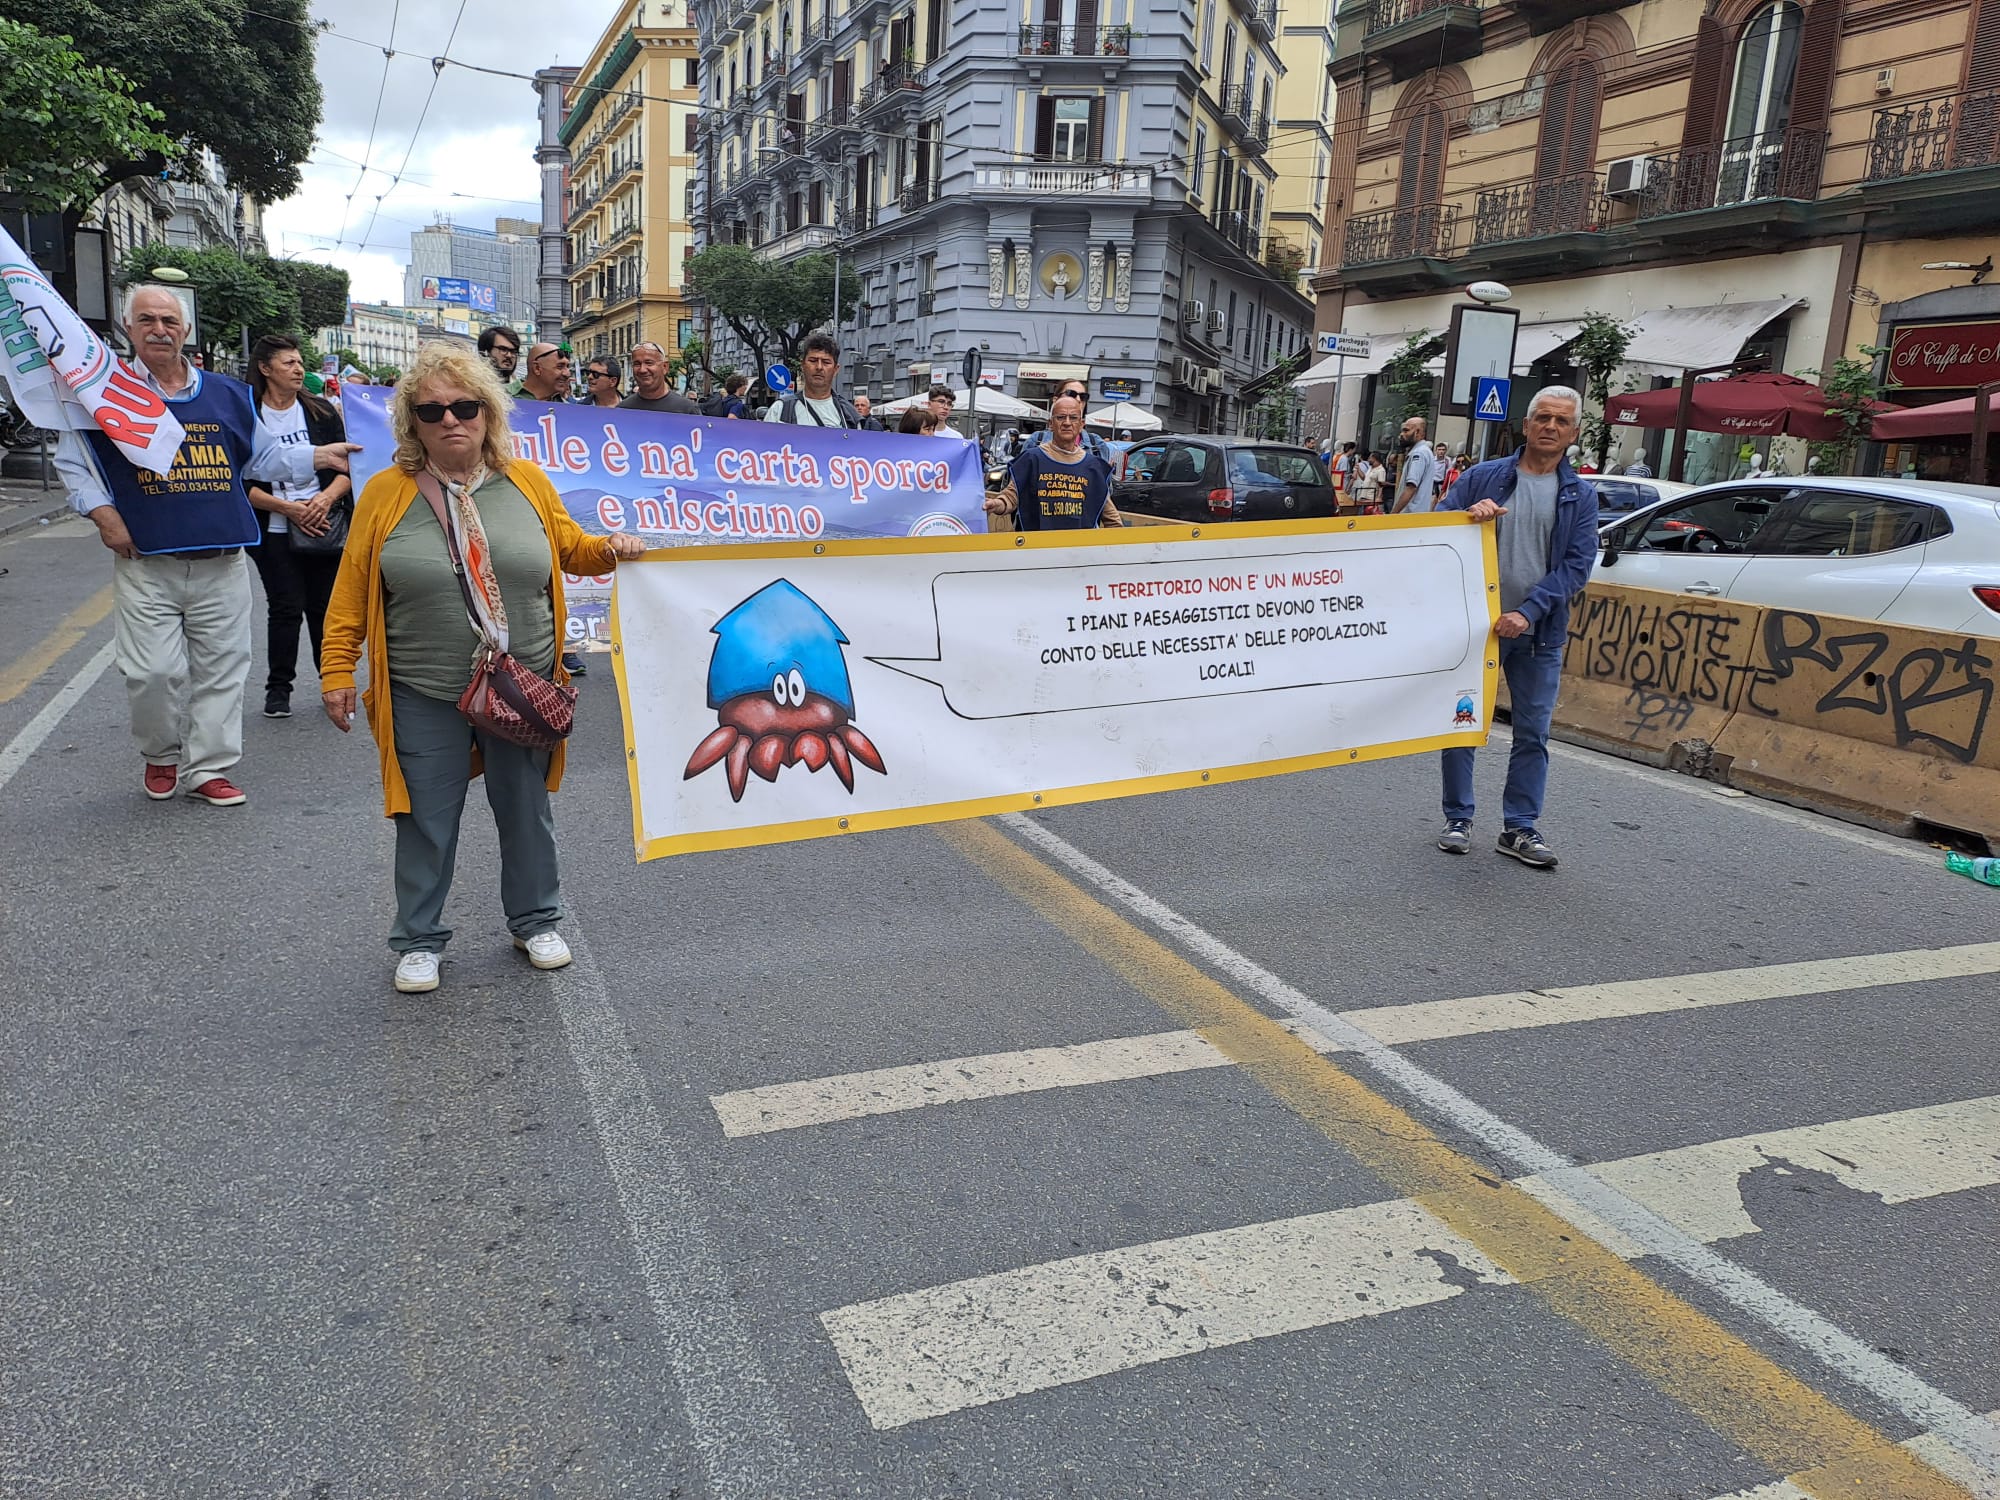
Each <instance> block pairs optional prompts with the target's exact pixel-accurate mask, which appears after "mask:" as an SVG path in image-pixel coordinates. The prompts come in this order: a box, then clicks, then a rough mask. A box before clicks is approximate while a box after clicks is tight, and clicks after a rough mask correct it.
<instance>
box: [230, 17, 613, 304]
mask: <svg viewBox="0 0 2000 1500" xmlns="http://www.w3.org/2000/svg"><path fill="white" fill-rule="evenodd" d="M312 9H313V15H314V17H315V18H317V19H321V20H325V21H328V22H331V23H332V26H333V30H332V31H331V32H325V33H322V34H321V35H320V37H319V38H318V47H319V80H320V85H321V87H322V88H324V89H325V91H326V105H325V110H324V113H323V115H322V117H321V120H320V126H319V140H318V143H317V145H316V146H315V148H314V150H313V154H312V157H311V159H310V160H309V161H308V162H307V163H306V164H305V167H304V168H303V176H304V182H303V184H302V186H301V188H300V190H299V192H298V193H297V194H296V195H295V196H293V197H291V198H289V199H287V200H286V201H285V202H283V203H279V204H274V205H272V206H271V207H270V208H269V209H267V210H266V212H265V215H264V232H265V236H266V238H267V239H268V240H269V242H270V246H271V253H272V254H273V255H285V254H290V253H292V252H294V251H296V252H298V257H297V258H299V259H302V260H319V261H326V262H328V263H330V264H333V265H337V266H341V267H344V268H345V269H346V271H347V272H348V274H349V276H350V277H351V278H352V280H353V287H354V296H355V299H356V300H357V301H367V302H376V301H385V300H386V301H389V302H401V301H402V300H403V266H404V264H405V262H407V261H408V259H409V250H410V231H411V230H412V229H421V228H423V227H425V226H426V225H428V224H430V223H431V222H432V221H433V220H434V219H435V217H436V216H437V215H438V214H440V213H446V214H450V215H451V216H452V218H453V219H454V220H456V221H457V222H458V223H460V224H466V225H470V226H473V227H475V228H479V229H491V228H492V227H493V220H494V218H495V217H496V216H504V217H510V218H527V219H539V218H540V217H541V180H540V176H539V173H538V172H537V169H536V167H535V158H534V152H535V143H536V140H537V139H538V128H539V127H538V126H537V124H536V121H535V91H534V87H533V85H531V84H529V83H526V82H523V81H522V80H520V79H516V78H495V77H492V76H490V75H487V74H481V73H473V72H469V71H467V70H466V69H463V68H453V67H446V68H445V70H444V72H443V73H442V74H441V75H440V76H439V77H438V79H437V93H436V94H435V96H433V97H432V99H431V101H430V108H429V110H428V112H425V110H424V95H425V94H426V93H427V92H428V91H429V89H430V86H431V76H432V74H431V63H430V60H431V58H432V57H434V56H436V55H438V54H440V53H446V55H448V56H451V57H454V58H457V59H459V60H460V61H463V62H468V63H477V64H480V65H481V66H484V67H491V68H504V69H507V70H509V71H511V72H516V73H533V72H534V71H535V69H537V68H540V67H546V66H548V65H549V64H551V63H579V62H581V61H582V60H583V57H584V54H585V53H586V52H588V51H589V49H590V47H591V46H592V44H594V43H595V42H596V40H597V36H598V33H599V31H601V30H602V29H603V27H604V26H605V24H606V23H607V22H608V21H609V20H610V18H611V17H612V16H613V15H614V14H616V12H617V9H618V7H617V5H616V4H615V3H613V0H553V3H550V0H467V3H465V4H464V5H463V6H461V5H459V4H457V3H455V0H338V3H329V0H314V4H313V8H312ZM454 15H462V16H463V19H462V20H461V21H460V22H459V25H458V30H457V33H456V35H453V32H452V22H453V17H454ZM392 25H393V27H394V49H395V54H396V55H395V57H394V58H393V59H391V60H389V61H388V62H387V64H386V67H387V72H386V79H387V82H386V87H385V86H384V78H385V73H384V66H385V65H384V59H383V55H382V50H383V48H385V47H387V46H389V45H390V33H391V27H392ZM344 38H358V39H359V40H358V41H350V40H344ZM447 38H449V39H450V47H449V50H448V52H447V49H446V41H447ZM378 92H379V93H380V95H381V113H380V115H379V117H378V116H377V115H376V96H377V93H378ZM420 116H421V119H422V128H421V129H419V128H418V121H419V117H420ZM371 125H372V129H373V142H372V144H371V142H370V129H371ZM406 159H407V161H406ZM364 164H365V166H366V170H365V171H364V170H363V168H364ZM350 194H351V195H352V197H351V199H350V196H349V195H350ZM378 198H379V202H378Z"/></svg>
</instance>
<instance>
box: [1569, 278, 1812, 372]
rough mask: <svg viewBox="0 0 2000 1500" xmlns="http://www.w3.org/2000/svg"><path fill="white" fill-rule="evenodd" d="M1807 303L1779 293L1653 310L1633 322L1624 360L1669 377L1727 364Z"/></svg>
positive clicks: (1798, 298) (1799, 298) (1801, 298)
mask: <svg viewBox="0 0 2000 1500" xmlns="http://www.w3.org/2000/svg"><path fill="white" fill-rule="evenodd" d="M1803 301H1805V298H1803V297H1777V298H1773V299H1772V300H1770V301H1768V302H1710V303H1705V304H1703V305H1702V306H1699V307H1655V308H1652V309H1650V310H1648V311H1646V312H1642V313H1640V314H1639V316H1638V317H1636V318H1634V319H1633V320H1632V321H1633V323H1635V324H1636V325H1637V331H1636V332H1635V333H1634V334H1633V335H1632V342H1631V344H1630V345H1629V346H1628V347H1627V348H1626V350H1625V362H1626V363H1627V364H1631V365H1650V366H1654V367H1656V368H1657V369H1658V370H1659V372H1660V373H1661V374H1664V375H1678V374H1680V373H1681V371H1683V370H1701V369H1706V368H1708V367H1709V366H1710V365H1722V364H1727V363H1729V361H1731V360H1733V359H1735V358H1736V356H1737V355H1738V354H1740V353H1742V351H1743V341H1744V340H1745V339H1747V338H1749V337H1750V336H1751V335H1752V334H1754V333H1755V332H1756V331H1757V330H1758V329H1760V328H1762V327H1763V326H1764V325H1765V324H1766V323H1768V322H1770V321H1771V320H1772V319H1773V318H1781V317H1783V316H1784V315H1785V314H1786V313H1788V312H1790V311H1791V310H1792V309H1793V308H1795V307H1797V306H1798V305H1799V304H1800V303H1801V302H1803ZM1571 337H1575V335H1574V334H1572V335H1571Z"/></svg>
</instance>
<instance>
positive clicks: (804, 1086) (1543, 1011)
mask: <svg viewBox="0 0 2000 1500" xmlns="http://www.w3.org/2000/svg"><path fill="white" fill-rule="evenodd" d="M1995 973H2000V943H1970V944H1966V945H1964V946H1962V947H1955V948H1919V949H1915V950H1913V951H1909V952H1901V953H1864V954H1859V955H1856V956H1855V957H1852V958H1833V959H1814V960H1811V961H1809V962H1805V963H1790V964H1766V965H1762V966H1759V967H1755V968H1746V969H1722V970H1717V971H1715V972H1712V973H1707V974H1679V975H1671V976H1668V977H1666V978H1663V979H1634V980H1624V981H1619V982H1616V983H1611V984H1586V985H1572V986H1568V987H1565V988H1561V989H1548V990H1531V991H1519V992H1516V993H1513V994H1506V995H1472V996H1467V997H1466V998H1464V999H1458V1000H1429V1001H1424V1002H1421V1003H1418V1004H1414V1005H1383V1006H1376V1007H1373V1008H1370V1009H1359V1010H1346V1011H1342V1012H1341V1013H1340V1019H1341V1020H1343V1021H1345V1022H1347V1023H1349V1024H1350V1025H1352V1026H1354V1027H1356V1028H1357V1029H1359V1030H1361V1031H1364V1032H1366V1033H1368V1034H1369V1035H1370V1036H1372V1037H1374V1038H1375V1039H1376V1040H1377V1041H1381V1042H1386V1043H1388V1044H1389V1045H1391V1046H1403V1045H1405V1044H1407V1043H1411V1042H1431V1041H1441V1040H1444V1039H1447V1038H1450V1037H1462V1036H1474V1035H1479V1034H1482V1033H1486V1032H1496V1031H1513V1030H1519V1029H1521V1028H1525V1027H1535V1026H1557V1025H1568V1024H1573V1023H1576V1022H1582V1021H1602V1020H1609V1019H1613V1018H1621V1017H1629V1016H1643V1015H1658V1014H1662V1013H1664V1012H1668V1011H1679V1010H1698V1009H1701V1008H1703V1007H1706V1006H1713V1005H1739V1004H1743V1003H1745V1002H1747V1001H1754V1000H1783V999H1790V998H1796V997H1798V996H1801V995H1830V994H1836V993H1838V992H1840V991H1842V990H1858V989H1869V988H1873V987H1875V986H1877V985H1891V984H1916V983H1921V982H1923V981H1927V980H1937V979H1957V978H1964V977H1966V976H1969V975H1977V974H1995ZM1290 1029H1291V1030H1292V1031H1293V1032H1294V1033H1295V1034H1297V1035H1299V1036H1301V1037H1303V1038H1304V1039H1305V1041H1306V1042H1307V1043H1308V1044H1309V1045H1311V1046H1314V1047H1317V1048H1318V1049H1319V1050H1320V1051H1322V1052H1337V1051H1339V1050H1341V1049H1340V1048H1339V1047H1338V1046H1337V1045H1336V1044H1335V1043H1333V1042H1330V1041H1328V1040H1327V1039H1326V1038H1325V1037H1324V1036H1321V1035H1320V1034H1319V1033H1317V1032H1315V1031H1313V1030H1312V1028H1311V1027H1309V1026H1306V1025H1303V1024H1300V1023H1293V1024H1292V1025H1291V1028H1290ZM1228 1062H1229V1059H1228V1058H1226V1057H1224V1056H1223V1055H1222V1053H1220V1052H1218V1051H1217V1050H1216V1049H1215V1048H1214V1047H1212V1046H1210V1045H1209V1044H1208V1043H1207V1042H1206V1041H1204V1040H1203V1039H1202V1037H1201V1036H1200V1035H1199V1034H1198V1033H1196V1032H1193V1031H1162V1032H1154V1033H1152V1034H1150V1035H1147V1036H1129V1037H1114V1038H1111V1039H1109V1040H1106V1041H1098V1042H1082V1043H1078V1044H1076V1045H1073V1046H1068V1047H1031V1048H1027V1049H1025V1050H1022V1051H1018V1052H989V1053H984V1054H982V1055H979V1056H976V1057H954V1058H947V1059H945V1060H943V1061H941V1062H929V1063H909V1064H905V1065H901V1066H897V1067H888V1068H870V1069H867V1070H865V1071H862V1072H858V1073H844V1074H838V1075H835V1076H833V1077H829V1078H812V1079H805V1080H802V1081H799V1082H796V1083H774V1084H766V1085H763V1086H761V1087H758V1088H749V1089H738V1090H735V1091H733V1092H731V1093H726V1094H716V1095H713V1096H712V1097H711V1098H710V1099H709V1103H710V1105H712V1106H713V1107H714V1109H715V1113H716V1117H717V1118H718V1119H719V1120H720V1121H721V1122H722V1132H723V1134H724V1135H726V1136H731V1137H740V1136H750V1135H762V1134H767V1133H769V1132H772V1131H778V1130H795V1129H798V1128H800V1127H801V1126H806V1125H825V1124H830V1123H832V1122H834V1121H838V1120H854V1119H861V1118H863V1117H865V1116H868V1115H885V1114H895V1113H897V1112H899V1111H902V1110H908V1109H922V1108H925V1107H927V1106H930V1105H934V1104H962V1103H966V1102H968V1101H971V1100H975V1099H995V1098H1002V1097H1005V1096H1008V1095H1013V1094H1028V1093H1036V1092H1039V1091H1042V1090H1046V1089H1060V1088H1081V1087H1084V1086H1085V1085H1089V1084H1096V1083H1113V1082H1120V1081H1126V1080H1131V1079H1137V1078H1159V1077H1165V1076H1167V1075H1169V1074H1173V1073H1183V1072H1188V1071H1190V1070H1193V1069H1199V1068H1220V1067H1226V1066H1227V1065H1228Z"/></svg>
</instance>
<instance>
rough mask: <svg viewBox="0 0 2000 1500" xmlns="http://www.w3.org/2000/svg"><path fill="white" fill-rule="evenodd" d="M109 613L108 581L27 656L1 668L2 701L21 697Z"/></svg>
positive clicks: (66, 616)
mask: <svg viewBox="0 0 2000 1500" xmlns="http://www.w3.org/2000/svg"><path fill="white" fill-rule="evenodd" d="M110 613H111V585H110V584H108V583H107V584H105V585H104V587H103V588H101V589H99V590H98V591H97V592H96V593H94V594H92V595H91V596H90V597H89V598H88V599H86V600H84V601H83V603H81V604H79V605H78V606H77V607H76V608H75V609H73V610H71V611H70V612H69V613H68V614H67V615H65V616H63V618H62V621H61V623H59V624H58V625H57V626H56V628H55V629H54V630H51V631H50V632H49V633H48V634H47V635H46V636H44V637H42V639H41V640H40V641H38V642H37V643H36V644H35V645H34V646H33V648H31V649H30V650H29V652H28V654H27V655H26V656H24V657H22V658H21V659H20V660H19V661H16V662H14V663H13V664H11V665H10V666H7V667H0V703H7V702H11V701H12V700H13V699H15V698H18V697H20V696H21V694H22V693H24V692H26V691H27V689H28V685H29V684H30V683H32V682H33V681H34V680H35V679H36V678H37V677H39V676H41V675H42V673H44V672H46V671H48V669H49V668H50V667H52V666H54V665H55V664H56V663H57V662H59V661H61V660H62V659H63V658H64V657H65V656H67V655H68V654H69V652H70V648H71V647H73V646H75V645H76V643H77V642H78V641H80V640H82V639H83V638H84V636H86V635H88V634H89V633H90V630H91V628H92V627H93V626H95V625H96V624H97V623H98V622H99V621H101V620H102V619H103V618H104V617H105V616H106V615H108V614H110Z"/></svg>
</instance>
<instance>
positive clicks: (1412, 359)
mask: <svg viewBox="0 0 2000 1500" xmlns="http://www.w3.org/2000/svg"><path fill="white" fill-rule="evenodd" d="M1443 348H1444V340H1443V339H1441V338H1438V337H1437V336H1435V335H1434V334H1430V333H1426V332H1424V331H1423V330H1422V329H1419V330H1418V331H1417V332H1415V333H1413V334H1411V335H1410V337H1409V339H1408V340H1407V341H1406V342H1405V343H1404V345H1403V347H1402V348H1400V349H1398V350H1397V351H1396V352H1395V354H1394V355H1392V356H1391V357H1390V359H1389V362H1388V363H1387V364H1385V365H1384V366H1382V389H1383V390H1385V391H1387V392H1388V393H1389V394H1390V396H1391V397H1392V398H1393V399H1392V400H1391V402H1390V403H1389V407H1390V409H1389V410H1388V411H1387V412H1385V413H1382V414H1380V416H1379V417H1378V420H1382V421H1387V422H1388V423H1389V424H1390V425H1392V426H1393V425H1395V424H1398V423H1400V422H1402V421H1404V420H1405V419H1407V418H1409V417H1425V418H1428V417H1429V416H1430V415H1431V397H1432V396H1433V394H1434V393H1435V392H1436V389H1437V382H1436V381H1435V380H1434V379H1433V378H1432V377H1431V375H1430V374H1429V372H1427V371H1426V370H1425V369H1424V366H1425V365H1426V364H1428V363H1430V361H1431V360H1432V359H1434V358H1436V357H1437V355H1438V353H1439V352H1440V351H1441V350H1442V349H1443Z"/></svg>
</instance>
